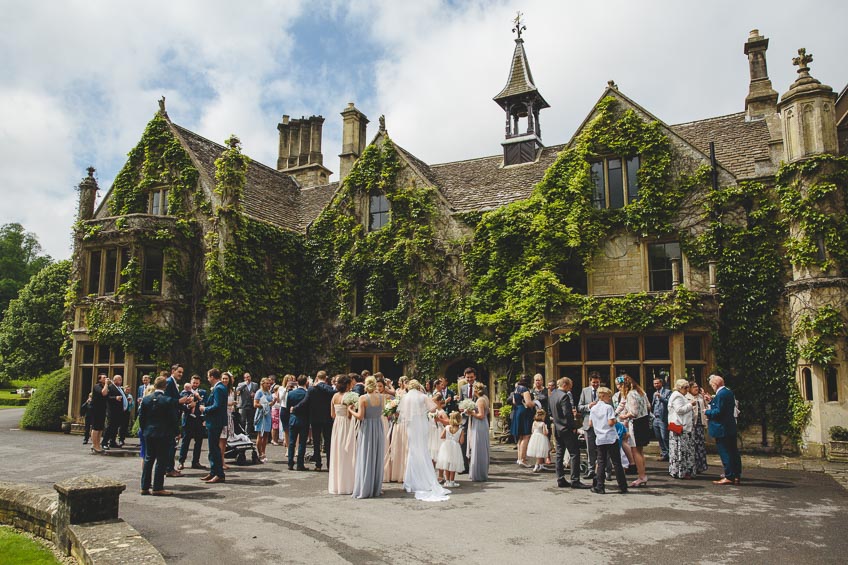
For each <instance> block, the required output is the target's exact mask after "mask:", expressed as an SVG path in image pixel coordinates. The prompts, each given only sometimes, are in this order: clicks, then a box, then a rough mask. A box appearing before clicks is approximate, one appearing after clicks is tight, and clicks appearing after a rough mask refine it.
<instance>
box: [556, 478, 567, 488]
mask: <svg viewBox="0 0 848 565" xmlns="http://www.w3.org/2000/svg"><path fill="white" fill-rule="evenodd" d="M568 486H569V485H568V482H567V481H566V480H565V479H559V480H557V487H559V488H568Z"/></svg>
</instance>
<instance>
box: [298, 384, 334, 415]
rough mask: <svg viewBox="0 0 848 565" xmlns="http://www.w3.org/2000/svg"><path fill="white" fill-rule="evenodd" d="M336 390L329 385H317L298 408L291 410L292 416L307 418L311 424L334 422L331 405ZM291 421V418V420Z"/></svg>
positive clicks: (308, 391)
mask: <svg viewBox="0 0 848 565" xmlns="http://www.w3.org/2000/svg"><path fill="white" fill-rule="evenodd" d="M334 394H336V389H334V388H333V387H332V386H330V385H328V384H327V383H321V382H319V383H315V384H314V385H313V386H311V387H309V390H307V391H306V396H305V397H304V398H303V400H301V401H300V402H299V403H298V404H297V406H294V407H293V408H292V409H291V412H290V413H291V414H295V415H297V416H304V415H305V416H306V418H307V419H308V420H309V422H310V423H311V424H327V423H329V422H332V421H333V419H332V418H331V417H330V404H331V403H332V401H333V395H334ZM289 419H291V418H289Z"/></svg>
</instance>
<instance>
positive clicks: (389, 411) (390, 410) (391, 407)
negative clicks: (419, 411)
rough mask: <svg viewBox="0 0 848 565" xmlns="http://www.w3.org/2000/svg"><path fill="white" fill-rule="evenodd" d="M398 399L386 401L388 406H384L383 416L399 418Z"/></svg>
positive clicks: (390, 418) (391, 418) (392, 418)
mask: <svg viewBox="0 0 848 565" xmlns="http://www.w3.org/2000/svg"><path fill="white" fill-rule="evenodd" d="M398 403H399V401H398V399H397V398H393V399H391V400H389V401H388V402H387V403H386V406H385V407H384V408H383V416H385V417H386V418H388V419H389V420H394V419H396V418H397V408H398Z"/></svg>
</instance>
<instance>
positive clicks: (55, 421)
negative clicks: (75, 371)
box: [21, 368, 71, 431]
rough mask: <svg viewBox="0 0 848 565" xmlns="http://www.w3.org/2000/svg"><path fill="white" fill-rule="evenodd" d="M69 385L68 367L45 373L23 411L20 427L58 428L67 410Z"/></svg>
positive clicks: (51, 429)
mask: <svg viewBox="0 0 848 565" xmlns="http://www.w3.org/2000/svg"><path fill="white" fill-rule="evenodd" d="M70 386H71V371H70V369H68V368H63V369H59V370H57V371H53V372H52V373H49V374H47V375H45V376H44V380H43V381H42V382H41V386H40V387H39V389H38V391H37V392H36V393H35V394H34V395H32V399H31V400H30V401H29V404H28V405H27V407H26V411H24V417H23V418H21V427H22V428H27V429H30V430H48V431H58V430H60V429H61V428H62V416H64V415H65V414H67V412H68V394H69V390H70Z"/></svg>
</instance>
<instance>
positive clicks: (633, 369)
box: [614, 365, 642, 383]
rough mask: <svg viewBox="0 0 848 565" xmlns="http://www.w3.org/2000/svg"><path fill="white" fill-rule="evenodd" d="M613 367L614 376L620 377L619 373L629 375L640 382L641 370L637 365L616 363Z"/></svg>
mask: <svg viewBox="0 0 848 565" xmlns="http://www.w3.org/2000/svg"><path fill="white" fill-rule="evenodd" d="M614 369H615V371H614V372H615V376H616V377H620V376H621V375H630V376H631V377H633V378H634V379H635V380H636V382H638V383H641V382H642V371H641V370H640V367H639V365H616V366H615V367H614Z"/></svg>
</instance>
